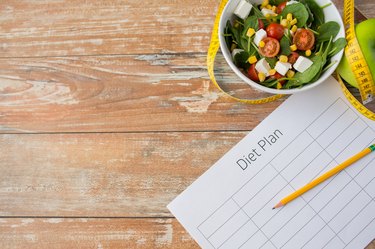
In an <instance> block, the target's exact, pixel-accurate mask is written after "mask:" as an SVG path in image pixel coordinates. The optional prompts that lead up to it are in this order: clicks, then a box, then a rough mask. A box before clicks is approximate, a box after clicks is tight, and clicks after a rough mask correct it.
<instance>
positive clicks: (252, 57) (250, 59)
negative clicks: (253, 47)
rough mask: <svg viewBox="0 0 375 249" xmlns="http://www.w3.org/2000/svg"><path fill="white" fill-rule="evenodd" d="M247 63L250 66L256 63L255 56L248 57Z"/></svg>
mask: <svg viewBox="0 0 375 249" xmlns="http://www.w3.org/2000/svg"><path fill="white" fill-rule="evenodd" d="M247 61H248V62H249V63H250V64H254V63H255V62H257V61H258V59H257V57H256V56H255V55H253V56H250V57H249V59H247Z"/></svg>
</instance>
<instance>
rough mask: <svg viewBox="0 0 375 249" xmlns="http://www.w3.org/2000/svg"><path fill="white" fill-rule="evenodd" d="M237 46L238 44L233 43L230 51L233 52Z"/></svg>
mask: <svg viewBox="0 0 375 249" xmlns="http://www.w3.org/2000/svg"><path fill="white" fill-rule="evenodd" d="M236 47H237V44H236V43H232V45H231V46H230V51H231V52H232V51H233V50H234V49H235V48H236Z"/></svg>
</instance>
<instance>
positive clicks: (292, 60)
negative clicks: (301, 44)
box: [288, 52, 299, 64]
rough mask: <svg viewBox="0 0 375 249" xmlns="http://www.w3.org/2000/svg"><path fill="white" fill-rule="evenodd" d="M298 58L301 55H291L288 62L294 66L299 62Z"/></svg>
mask: <svg viewBox="0 0 375 249" xmlns="http://www.w3.org/2000/svg"><path fill="white" fill-rule="evenodd" d="M298 56H299V54H298V53H297V52H292V53H290V55H289V56H288V62H289V63H290V64H294V63H295V62H296V61H297V59H298Z"/></svg>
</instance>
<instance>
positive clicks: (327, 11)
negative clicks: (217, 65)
mask: <svg viewBox="0 0 375 249" xmlns="http://www.w3.org/2000/svg"><path fill="white" fill-rule="evenodd" d="M240 1H241V0H229V1H228V3H227V5H226V6H225V8H224V10H223V13H222V15H221V17H220V22H219V41H220V49H221V52H222V53H223V55H224V57H225V60H226V61H227V63H228V64H229V66H230V67H231V68H232V70H233V71H234V72H235V73H236V74H237V75H238V76H239V77H240V78H241V79H242V80H243V81H245V82H246V83H248V84H249V85H251V86H252V87H254V88H256V89H258V90H261V91H264V92H269V93H274V94H293V93H297V92H301V91H305V90H308V89H311V88H313V87H315V86H317V85H319V84H321V83H322V82H324V81H325V80H326V79H327V78H328V77H329V76H330V75H331V74H332V73H333V72H334V71H335V69H336V67H337V66H338V64H339V62H340V60H341V57H342V55H343V50H341V51H340V52H339V53H337V54H336V55H335V56H333V57H332V58H331V61H337V62H336V63H335V64H334V65H333V66H332V67H330V68H329V69H328V70H327V71H325V72H324V73H323V74H322V75H321V76H320V78H319V79H318V80H317V81H315V82H313V83H310V84H307V85H305V86H303V87H301V88H295V89H279V90H278V89H274V88H268V87H265V86H262V85H261V84H259V83H257V82H254V81H252V80H251V79H249V78H248V77H247V76H246V75H244V74H243V73H242V72H241V71H240V70H239V69H238V67H237V66H236V65H234V63H233V59H232V55H231V53H230V50H229V48H228V47H227V45H226V44H225V39H224V35H223V34H224V28H225V25H226V22H227V20H231V21H232V20H233V18H234V14H233V12H234V9H235V8H236V7H237V5H238V3H239V2H240ZM248 1H249V2H251V3H252V4H254V5H255V4H259V3H261V2H262V0H248ZM315 1H316V2H317V3H318V5H319V6H323V5H325V4H327V3H332V2H331V1H330V0H315ZM323 11H324V16H325V20H326V21H336V22H337V23H338V24H339V25H340V31H339V33H338V34H337V36H336V37H335V40H336V39H337V38H340V37H345V30H344V24H343V22H342V19H341V16H340V13H339V11H338V10H337V8H336V6H335V5H334V4H333V3H332V4H331V5H330V6H328V7H326V8H324V9H323Z"/></svg>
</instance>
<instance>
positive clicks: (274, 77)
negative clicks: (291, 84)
mask: <svg viewBox="0 0 375 249" xmlns="http://www.w3.org/2000/svg"><path fill="white" fill-rule="evenodd" d="M283 77H284V76H282V75H281V74H279V73H278V72H276V73H275V74H274V75H271V76H270V78H271V79H280V78H283ZM279 82H280V84H281V85H282V84H284V83H285V80H282V81H279Z"/></svg>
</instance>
